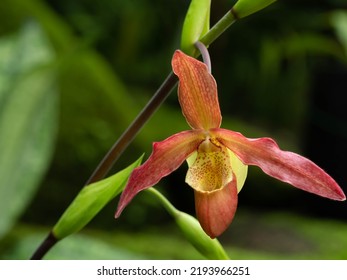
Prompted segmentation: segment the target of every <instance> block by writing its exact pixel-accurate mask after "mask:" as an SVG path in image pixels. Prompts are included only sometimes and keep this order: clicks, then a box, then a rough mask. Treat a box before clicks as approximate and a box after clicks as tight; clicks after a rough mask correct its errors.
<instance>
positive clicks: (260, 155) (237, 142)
mask: <svg viewBox="0 0 347 280" xmlns="http://www.w3.org/2000/svg"><path fill="white" fill-rule="evenodd" d="M210 133H211V135H212V134H213V136H214V137H216V138H217V139H218V141H220V142H221V143H223V144H224V145H225V146H227V147H228V148H229V149H230V150H232V151H233V152H234V153H235V154H236V155H237V156H238V157H239V158H240V160H241V161H242V162H243V163H244V164H248V165H257V166H259V167H260V168H261V169H262V170H263V171H264V172H265V173H266V174H268V175H270V176H272V177H274V178H276V179H279V180H281V181H283V182H286V183H289V184H291V185H293V186H295V187H297V188H300V189H302V190H305V191H308V192H311V193H314V194H317V195H320V196H323V197H327V198H330V199H334V200H345V199H346V196H345V194H344V193H343V191H342V189H341V188H340V186H339V185H338V184H337V183H336V182H335V180H334V179H333V178H332V177H330V176H329V175H328V174H327V173H326V172H325V171H324V170H323V169H321V168H320V167H319V166H317V165H316V164H315V163H313V162H312V161H310V160H309V159H307V158H305V157H303V156H301V155H298V154H296V153H293V152H288V151H282V150H280V148H279V147H278V145H277V144H276V142H275V141H274V140H272V139H271V138H257V139H249V138H246V137H244V136H243V135H242V134H240V133H238V132H234V131H230V130H226V129H213V130H211V131H210Z"/></svg>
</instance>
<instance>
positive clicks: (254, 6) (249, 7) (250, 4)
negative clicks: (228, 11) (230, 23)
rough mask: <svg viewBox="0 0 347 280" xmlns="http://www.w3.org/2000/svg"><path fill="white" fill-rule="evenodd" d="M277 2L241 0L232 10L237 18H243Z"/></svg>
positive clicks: (271, 0)
mask: <svg viewBox="0 0 347 280" xmlns="http://www.w3.org/2000/svg"><path fill="white" fill-rule="evenodd" d="M275 1H276V0H239V1H237V3H236V4H235V5H234V7H233V8H232V12H233V14H234V16H235V17H236V18H243V17H246V16H248V15H250V14H253V13H255V12H258V11H259V10H261V9H264V8H265V7H267V6H269V5H270V4H272V3H273V2H275Z"/></svg>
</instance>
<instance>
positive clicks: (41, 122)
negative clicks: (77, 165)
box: [0, 22, 58, 238]
mask: <svg viewBox="0 0 347 280" xmlns="http://www.w3.org/2000/svg"><path fill="white" fill-rule="evenodd" d="M53 58H54V57H53V52H52V50H51V48H50V45H49V44H48V42H47V41H46V38H45V36H44V34H43V32H42V30H41V28H40V27H39V25H37V24H35V23H34V22H30V23H28V24H26V25H25V26H24V27H23V29H22V30H21V31H20V32H19V33H18V34H16V35H13V36H11V37H6V38H2V39H0V155H1V156H0V213H2V217H1V219H0V238H1V236H3V235H4V234H5V233H6V232H7V231H8V230H9V229H10V228H11V227H12V226H13V224H14V223H15V221H16V219H17V218H18V217H19V215H20V214H21V213H22V212H23V210H24V209H25V207H26V206H27V204H28V203H29V202H30V200H31V198H32V196H33V194H34V193H35V191H36V189H37V187H38V186H39V183H40V181H41V179H42V177H43V175H44V174H45V171H46V170H47V167H48V164H49V162H50V159H51V156H52V151H53V148H54V140H55V136H56V131H57V115H58V110H57V109H58V108H57V94H56V90H55V87H54V72H53V70H52V67H47V64H49V63H51V61H52V60H53Z"/></svg>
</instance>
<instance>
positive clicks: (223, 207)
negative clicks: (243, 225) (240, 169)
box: [194, 176, 237, 238]
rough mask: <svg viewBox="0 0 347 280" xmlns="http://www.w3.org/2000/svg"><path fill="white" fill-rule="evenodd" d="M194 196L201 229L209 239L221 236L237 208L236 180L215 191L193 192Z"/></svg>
mask: <svg viewBox="0 0 347 280" xmlns="http://www.w3.org/2000/svg"><path fill="white" fill-rule="evenodd" d="M234 177H235V176H234ZM194 194H195V211H196V215H197V218H198V220H199V222H200V225H201V227H202V228H203V230H204V231H205V232H206V233H207V234H208V235H209V236H210V237H211V238H215V237H217V236H219V235H221V234H222V233H223V232H224V231H225V230H226V229H227V228H228V226H229V225H230V223H231V222H232V220H233V218H234V216H235V212H236V208H237V188H236V180H233V181H231V182H230V183H229V184H227V185H226V186H225V187H224V188H222V189H219V190H217V191H213V192H200V191H196V190H195V191H194Z"/></svg>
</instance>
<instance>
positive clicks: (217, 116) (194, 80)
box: [172, 50, 222, 130]
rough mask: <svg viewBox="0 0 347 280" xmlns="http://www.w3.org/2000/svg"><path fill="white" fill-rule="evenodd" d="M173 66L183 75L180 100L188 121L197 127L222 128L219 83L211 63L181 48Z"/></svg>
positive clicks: (180, 76)
mask: <svg viewBox="0 0 347 280" xmlns="http://www.w3.org/2000/svg"><path fill="white" fill-rule="evenodd" d="M172 69H173V71H174V73H175V74H176V75H177V76H178V78H179V85H178V99H179V102H180V104H181V108H182V113H183V115H184V117H185V118H186V120H187V122H188V124H189V125H190V126H191V127H192V128H194V129H205V130H208V129H210V128H217V127H220V124H221V121H222V116H221V112H220V108H219V102H218V95H217V84H216V81H215V79H214V78H213V76H212V75H211V74H210V73H209V72H208V70H207V66H206V65H205V64H204V63H202V62H200V61H199V60H197V59H195V58H193V57H190V56H188V55H186V54H184V53H183V52H181V51H179V50H177V51H176V52H175V53H174V55H173V58H172Z"/></svg>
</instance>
